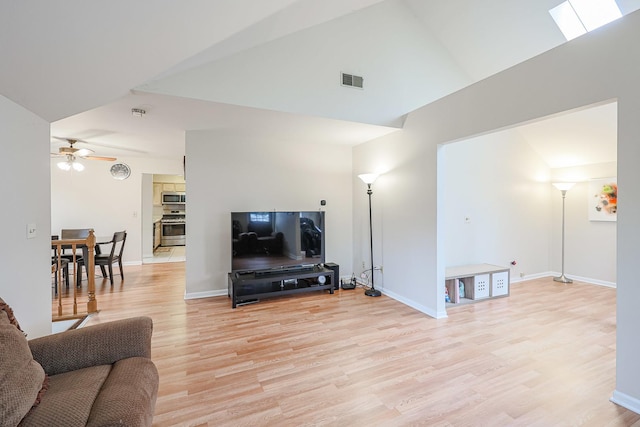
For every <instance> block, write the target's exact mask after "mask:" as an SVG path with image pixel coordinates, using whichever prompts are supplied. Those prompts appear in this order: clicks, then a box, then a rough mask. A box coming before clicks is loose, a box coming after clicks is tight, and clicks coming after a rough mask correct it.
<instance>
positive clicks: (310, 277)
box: [228, 264, 337, 308]
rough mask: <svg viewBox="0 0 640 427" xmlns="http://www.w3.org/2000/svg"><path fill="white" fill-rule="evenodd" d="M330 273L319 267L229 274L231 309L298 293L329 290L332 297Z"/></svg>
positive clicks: (327, 269)
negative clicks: (264, 299)
mask: <svg viewBox="0 0 640 427" xmlns="http://www.w3.org/2000/svg"><path fill="white" fill-rule="evenodd" d="M336 280H337V278H334V275H333V270H331V269H329V268H326V267H324V266H323V265H320V264H318V265H313V266H309V267H303V268H292V269H283V270H266V271H255V272H247V273H229V277H228V287H229V289H228V293H229V297H230V298H231V307H232V308H236V306H237V305H239V304H247V303H252V302H256V301H258V300H260V299H262V298H272V297H276V296H282V295H291V294H297V293H301V292H312V291H319V290H329V293H331V294H333V290H334V284H335V283H336V282H335V281H336Z"/></svg>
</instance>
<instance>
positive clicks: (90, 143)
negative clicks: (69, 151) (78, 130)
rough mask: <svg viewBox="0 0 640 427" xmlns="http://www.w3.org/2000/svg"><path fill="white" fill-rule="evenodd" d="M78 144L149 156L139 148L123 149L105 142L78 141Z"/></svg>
mask: <svg viewBox="0 0 640 427" xmlns="http://www.w3.org/2000/svg"><path fill="white" fill-rule="evenodd" d="M78 142H81V143H83V144H89V145H95V146H96V147H104V148H112V149H114V150H122V151H130V152H132V153H140V154H148V153H147V152H146V151H144V150H138V149H137V148H129V147H121V146H118V145H113V144H105V143H104V142H91V141H82V140H78Z"/></svg>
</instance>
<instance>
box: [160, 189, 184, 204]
mask: <svg viewBox="0 0 640 427" xmlns="http://www.w3.org/2000/svg"><path fill="white" fill-rule="evenodd" d="M186 201H187V197H186V194H185V193H184V192H183V191H170V192H168V191H165V192H163V193H162V204H163V205H184V204H185V203H186Z"/></svg>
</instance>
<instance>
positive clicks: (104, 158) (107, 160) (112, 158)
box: [82, 156, 117, 162]
mask: <svg viewBox="0 0 640 427" xmlns="http://www.w3.org/2000/svg"><path fill="white" fill-rule="evenodd" d="M82 158H83V159H87V160H104V161H106V162H113V161H115V160H117V158H116V157H104V156H82Z"/></svg>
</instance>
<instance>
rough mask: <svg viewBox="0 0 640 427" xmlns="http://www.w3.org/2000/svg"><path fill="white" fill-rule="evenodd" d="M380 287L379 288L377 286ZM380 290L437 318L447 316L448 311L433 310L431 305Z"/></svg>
mask: <svg viewBox="0 0 640 427" xmlns="http://www.w3.org/2000/svg"><path fill="white" fill-rule="evenodd" d="M376 289H378V288H376ZM378 290H379V291H381V292H382V293H383V294H385V295H386V296H388V297H389V298H393V299H394V300H396V301H398V302H401V303H403V304H404V305H408V306H409V307H411V308H414V309H416V310H418V311H419V312H421V313H424V314H426V315H427V316H431V317H434V318H436V319H444V318H446V317H447V311H446V310H444V311H441V312H436V311H434V310H431V309H430V308H429V307H425V306H424V305H422V304H416V303H415V302H414V301H412V300H410V299H407V298H404V297H402V296H400V295H398V294H396V293H394V292H390V291H387V290H385V289H384V288H383V289H378Z"/></svg>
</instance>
